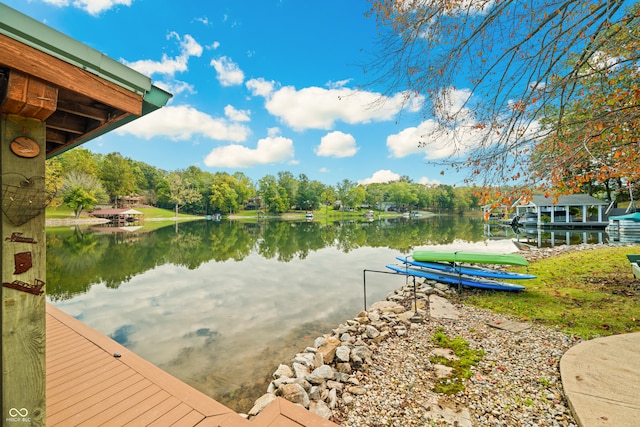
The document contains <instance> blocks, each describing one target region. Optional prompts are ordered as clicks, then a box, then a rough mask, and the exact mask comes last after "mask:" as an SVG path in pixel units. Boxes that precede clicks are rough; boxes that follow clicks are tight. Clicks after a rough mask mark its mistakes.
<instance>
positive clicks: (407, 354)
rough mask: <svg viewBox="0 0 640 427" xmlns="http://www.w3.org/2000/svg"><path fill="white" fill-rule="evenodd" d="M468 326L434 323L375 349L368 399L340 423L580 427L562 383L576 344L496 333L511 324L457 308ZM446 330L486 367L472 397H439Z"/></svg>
mask: <svg viewBox="0 0 640 427" xmlns="http://www.w3.org/2000/svg"><path fill="white" fill-rule="evenodd" d="M456 308H457V309H458V312H459V315H460V318H459V319H457V320H451V319H429V320H427V321H425V322H424V323H422V324H417V325H415V326H414V327H413V328H412V329H411V330H410V331H409V334H408V336H407V337H402V338H399V337H394V338H390V339H388V340H385V341H383V342H382V343H380V344H379V345H378V346H377V348H375V349H374V356H373V362H374V365H373V366H372V368H371V369H369V370H368V372H362V373H360V381H361V386H362V387H364V388H365V389H366V391H367V392H366V394H363V395H354V396H352V399H346V402H348V403H345V400H344V399H343V400H342V403H341V405H340V407H339V408H338V410H337V411H335V412H334V413H337V416H336V421H339V422H340V423H341V425H342V426H426V425H459V426H575V425H576V423H575V421H574V419H573V417H572V416H571V413H570V411H569V409H568V406H567V403H566V400H565V398H564V393H563V390H562V383H561V381H560V371H559V363H560V358H561V357H562V355H563V354H564V352H565V351H566V350H568V349H569V348H570V347H571V346H572V345H574V344H575V343H576V342H575V341H574V340H573V339H572V338H570V337H567V336H565V335H564V334H562V333H560V332H557V331H554V330H551V329H548V328H543V327H539V326H531V327H530V328H529V329H526V330H524V331H521V332H517V333H514V332H509V331H506V330H502V329H498V328H495V327H491V326H488V324H489V323H491V324H496V323H503V322H506V321H507V320H510V319H508V318H506V317H504V316H500V315H496V314H494V313H492V312H490V311H487V310H481V309H475V308H472V307H467V306H457V307H456ZM439 328H442V330H443V332H444V333H445V334H447V335H448V336H450V337H463V338H464V339H465V340H466V341H468V342H469V345H470V347H471V348H473V349H482V350H483V351H484V352H485V354H484V357H483V358H482V360H481V361H480V362H479V363H478V364H477V365H476V366H475V367H474V368H473V369H472V376H471V378H470V379H469V381H467V384H466V388H465V390H464V391H462V392H459V393H457V394H455V395H444V394H436V393H434V392H433V391H432V389H433V386H434V385H435V381H436V377H435V373H434V366H433V364H432V363H431V362H430V361H429V357H430V355H431V352H432V351H433V349H434V348H435V347H436V346H435V345H434V344H433V342H432V339H431V338H432V336H433V334H434V333H435V332H436V331H437V330H438V329H439Z"/></svg>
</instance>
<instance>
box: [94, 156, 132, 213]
mask: <svg viewBox="0 0 640 427" xmlns="http://www.w3.org/2000/svg"><path fill="white" fill-rule="evenodd" d="M99 178H100V179H101V180H102V185H103V186H104V189H105V190H106V192H107V194H109V197H110V199H111V200H112V201H113V202H115V203H117V198H118V197H119V196H128V195H131V194H133V192H134V190H135V188H136V184H135V183H136V177H135V175H134V172H133V169H132V168H131V165H130V164H129V162H128V161H127V160H126V159H125V158H124V157H122V156H121V155H120V153H110V154H107V155H106V156H104V157H103V158H102V160H101V161H100V163H99Z"/></svg>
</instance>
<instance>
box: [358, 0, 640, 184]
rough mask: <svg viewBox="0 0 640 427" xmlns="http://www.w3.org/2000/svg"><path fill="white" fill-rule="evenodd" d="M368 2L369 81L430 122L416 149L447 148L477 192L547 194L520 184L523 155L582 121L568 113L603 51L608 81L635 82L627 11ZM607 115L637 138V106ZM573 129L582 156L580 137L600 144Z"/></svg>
mask: <svg viewBox="0 0 640 427" xmlns="http://www.w3.org/2000/svg"><path fill="white" fill-rule="evenodd" d="M370 2H371V5H372V8H371V11H370V13H371V16H373V17H375V19H376V20H377V22H378V24H379V27H380V34H381V42H382V43H381V49H380V52H379V55H378V57H377V58H376V59H375V60H374V61H373V62H372V63H371V64H370V67H369V69H368V71H372V72H374V77H373V82H375V83H381V82H382V83H385V84H387V88H388V92H389V93H392V92H396V91H398V90H406V89H408V90H406V92H404V93H405V94H406V101H407V103H409V102H415V101H416V100H421V99H423V97H424V99H425V102H424V103H423V106H424V114H425V118H427V117H428V118H429V119H428V120H432V121H433V126H432V127H431V128H432V129H433V130H432V132H430V133H429V134H425V135H424V137H423V139H422V140H421V141H416V144H419V145H422V146H424V147H425V148H426V149H428V148H429V146H430V144H431V143H432V142H434V141H438V140H441V139H443V138H444V139H446V140H447V141H448V142H449V144H450V145H451V146H452V147H451V148H452V149H453V150H454V151H455V153H456V154H457V155H458V157H456V158H451V159H449V160H448V164H449V165H451V166H452V167H454V168H468V170H469V180H471V181H473V182H475V183H478V184H480V185H482V186H484V187H485V188H486V189H488V188H490V187H495V186H503V185H507V184H514V183H515V184H520V185H527V186H529V188H535V187H537V188H546V189H549V188H553V186H554V184H557V183H558V180H554V179H553V177H550V176H546V175H542V174H535V175H533V174H531V173H530V170H529V164H530V163H529V161H530V156H531V153H532V150H533V149H535V148H536V145H537V144H538V143H539V142H540V141H541V140H543V139H544V138H550V137H552V136H553V135H555V134H560V135H562V134H566V131H567V129H569V128H571V127H572V126H573V125H574V124H579V123H580V121H584V120H585V117H579V115H574V114H571V113H570V112H569V111H568V107H570V106H571V105H572V103H575V102H576V99H577V98H580V97H583V96H584V94H585V93H584V92H583V88H584V87H586V86H589V85H591V86H594V82H593V81H592V80H591V81H590V79H592V78H593V75H591V74H590V73H585V65H586V64H595V63H597V62H600V61H602V59H603V52H607V51H610V50H611V49H610V48H609V47H608V46H607V44H608V42H609V41H614V42H615V43H616V44H617V47H618V48H619V49H618V50H617V54H616V55H615V56H606V59H607V69H608V71H609V72H610V73H612V74H615V73H616V71H618V70H619V69H620V68H621V67H626V68H627V69H628V70H632V69H634V67H635V70H636V72H637V64H638V62H639V61H638V60H639V58H640V52H639V50H638V44H637V43H638V39H637V33H635V34H634V35H629V37H628V38H626V35H627V34H629V33H633V32H634V31H637V28H638V25H639V22H638V21H639V16H638V7H637V5H636V6H634V7H633V8H630V9H625V7H626V6H628V5H630V4H631V2H626V1H622V0H609V1H585V0H534V1H531V2H522V1H517V0H502V1H494V0H471V1H467V0H446V1H445V0H404V1H399V0H370ZM630 29H633V31H630ZM625 38H626V41H623V40H625ZM375 73H377V74H375ZM462 78H464V79H466V80H461V79H462ZM618 84H619V85H618V88H621V86H622V89H623V90H624V91H625V92H634V93H637V92H636V91H637V89H636V88H637V78H635V79H623V80H620V81H618ZM594 88H595V86H594ZM461 89H464V90H461ZM602 101H604V100H602ZM592 107H593V106H592ZM601 107H602V108H601ZM607 109H608V108H607V107H606V103H605V104H603V105H596V106H595V108H593V110H594V111H595V112H596V114H599V115H600V116H602V115H603V113H604V112H605V111H607ZM613 110H616V111H617V113H618V115H624V119H625V120H624V123H626V124H627V125H628V124H633V125H634V127H635V126H637V123H638V120H639V109H638V104H637V96H636V97H635V98H631V99H630V102H629V103H628V104H626V105H625V106H624V107H623V108H622V104H619V105H618V106H617V107H615V108H614V109H609V113H610V112H612V111H613ZM592 112H593V111H592ZM552 113H553V115H551V114H552ZM612 119H613V121H618V119H619V117H615V115H613V116H612V115H609V116H608V120H607V121H608V122H610V123H611V120H612ZM542 120H544V127H543V126H541V121H542ZM627 125H622V124H621V126H620V127H619V128H617V129H616V128H615V126H607V128H608V129H610V130H611V134H613V133H624V132H627ZM582 129H583V131H584V132H586V134H585V135H584V136H583V139H581V140H580V141H571V140H570V139H565V140H564V142H565V143H566V144H573V145H580V144H582V143H583V141H584V137H586V138H589V137H597V136H598V135H599V134H600V133H601V130H600V129H598V127H595V128H593V129H589V128H587V127H583V128H582ZM623 139H627V140H629V138H623ZM636 141H637V139H636ZM636 144H637V142H636ZM636 148H637V145H636ZM614 153H615V150H614ZM614 158H615V154H614ZM553 189H554V190H556V191H557V192H565V191H566V190H567V188H563V187H561V186H560V187H557V188H553ZM488 195H489V191H488V190H486V191H485V196H488Z"/></svg>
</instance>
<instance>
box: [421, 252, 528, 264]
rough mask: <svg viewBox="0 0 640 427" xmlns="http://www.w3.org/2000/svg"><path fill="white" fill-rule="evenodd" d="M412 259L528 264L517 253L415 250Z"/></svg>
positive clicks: (422, 260)
mask: <svg viewBox="0 0 640 427" xmlns="http://www.w3.org/2000/svg"><path fill="white" fill-rule="evenodd" d="M413 259H414V260H416V261H420V262H467V263H473V264H509V265H529V262H528V261H527V260H526V259H525V258H524V257H523V256H522V255H518V254H487V253H481V252H462V251H461V252H442V251H415V252H414V253H413Z"/></svg>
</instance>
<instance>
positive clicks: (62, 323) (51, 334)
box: [46, 304, 336, 427]
mask: <svg viewBox="0 0 640 427" xmlns="http://www.w3.org/2000/svg"><path fill="white" fill-rule="evenodd" d="M46 364H47V426H50V427H54V426H64V427H68V426H100V425H105V426H220V427H223V426H224V427H236V426H239V427H266V426H269V427H296V426H322V427H324V426H327V427H328V426H336V424H334V423H332V422H330V421H327V420H325V419H324V418H321V417H319V416H318V415H316V414H313V413H311V412H309V411H307V410H306V409H304V408H302V407H300V406H297V405H295V404H293V403H291V402H289V401H287V400H285V399H282V398H277V399H276V400H275V401H274V402H273V403H272V404H271V405H270V406H268V407H267V408H266V409H265V410H264V411H263V412H261V413H260V414H259V415H258V416H257V417H255V418H254V419H253V420H251V421H248V420H247V419H245V418H244V417H242V416H240V415H239V414H237V413H236V412H235V411H233V410H232V409H230V408H228V407H226V406H224V405H222V404H221V403H219V402H217V401H215V400H214V399H212V398H211V397H209V396H207V395H205V394H203V393H201V392H200V391H198V390H196V389H194V388H193V387H191V386H189V385H187V384H185V383H183V382H182V381H180V380H178V379H177V378H175V377H173V376H171V375H170V374H168V373H167V372H165V371H163V370H161V369H160V368H158V367H157V366H155V365H153V364H152V363H150V362H148V361H146V360H144V359H142V358H141V357H140V356H138V355H136V354H135V353H133V352H131V351H129V350H128V349H127V348H126V347H124V346H122V345H120V344H118V343H117V342H115V341H113V340H112V339H111V338H109V337H107V336H105V335H103V334H101V333H99V332H97V331H95V330H93V329H91V328H90V327H88V326H87V325H85V324H83V323H82V322H80V321H78V320H77V319H74V318H73V317H71V316H69V315H67V314H66V313H64V312H62V311H61V310H60V309H58V308H56V307H54V306H53V305H51V304H47V350H46Z"/></svg>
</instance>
